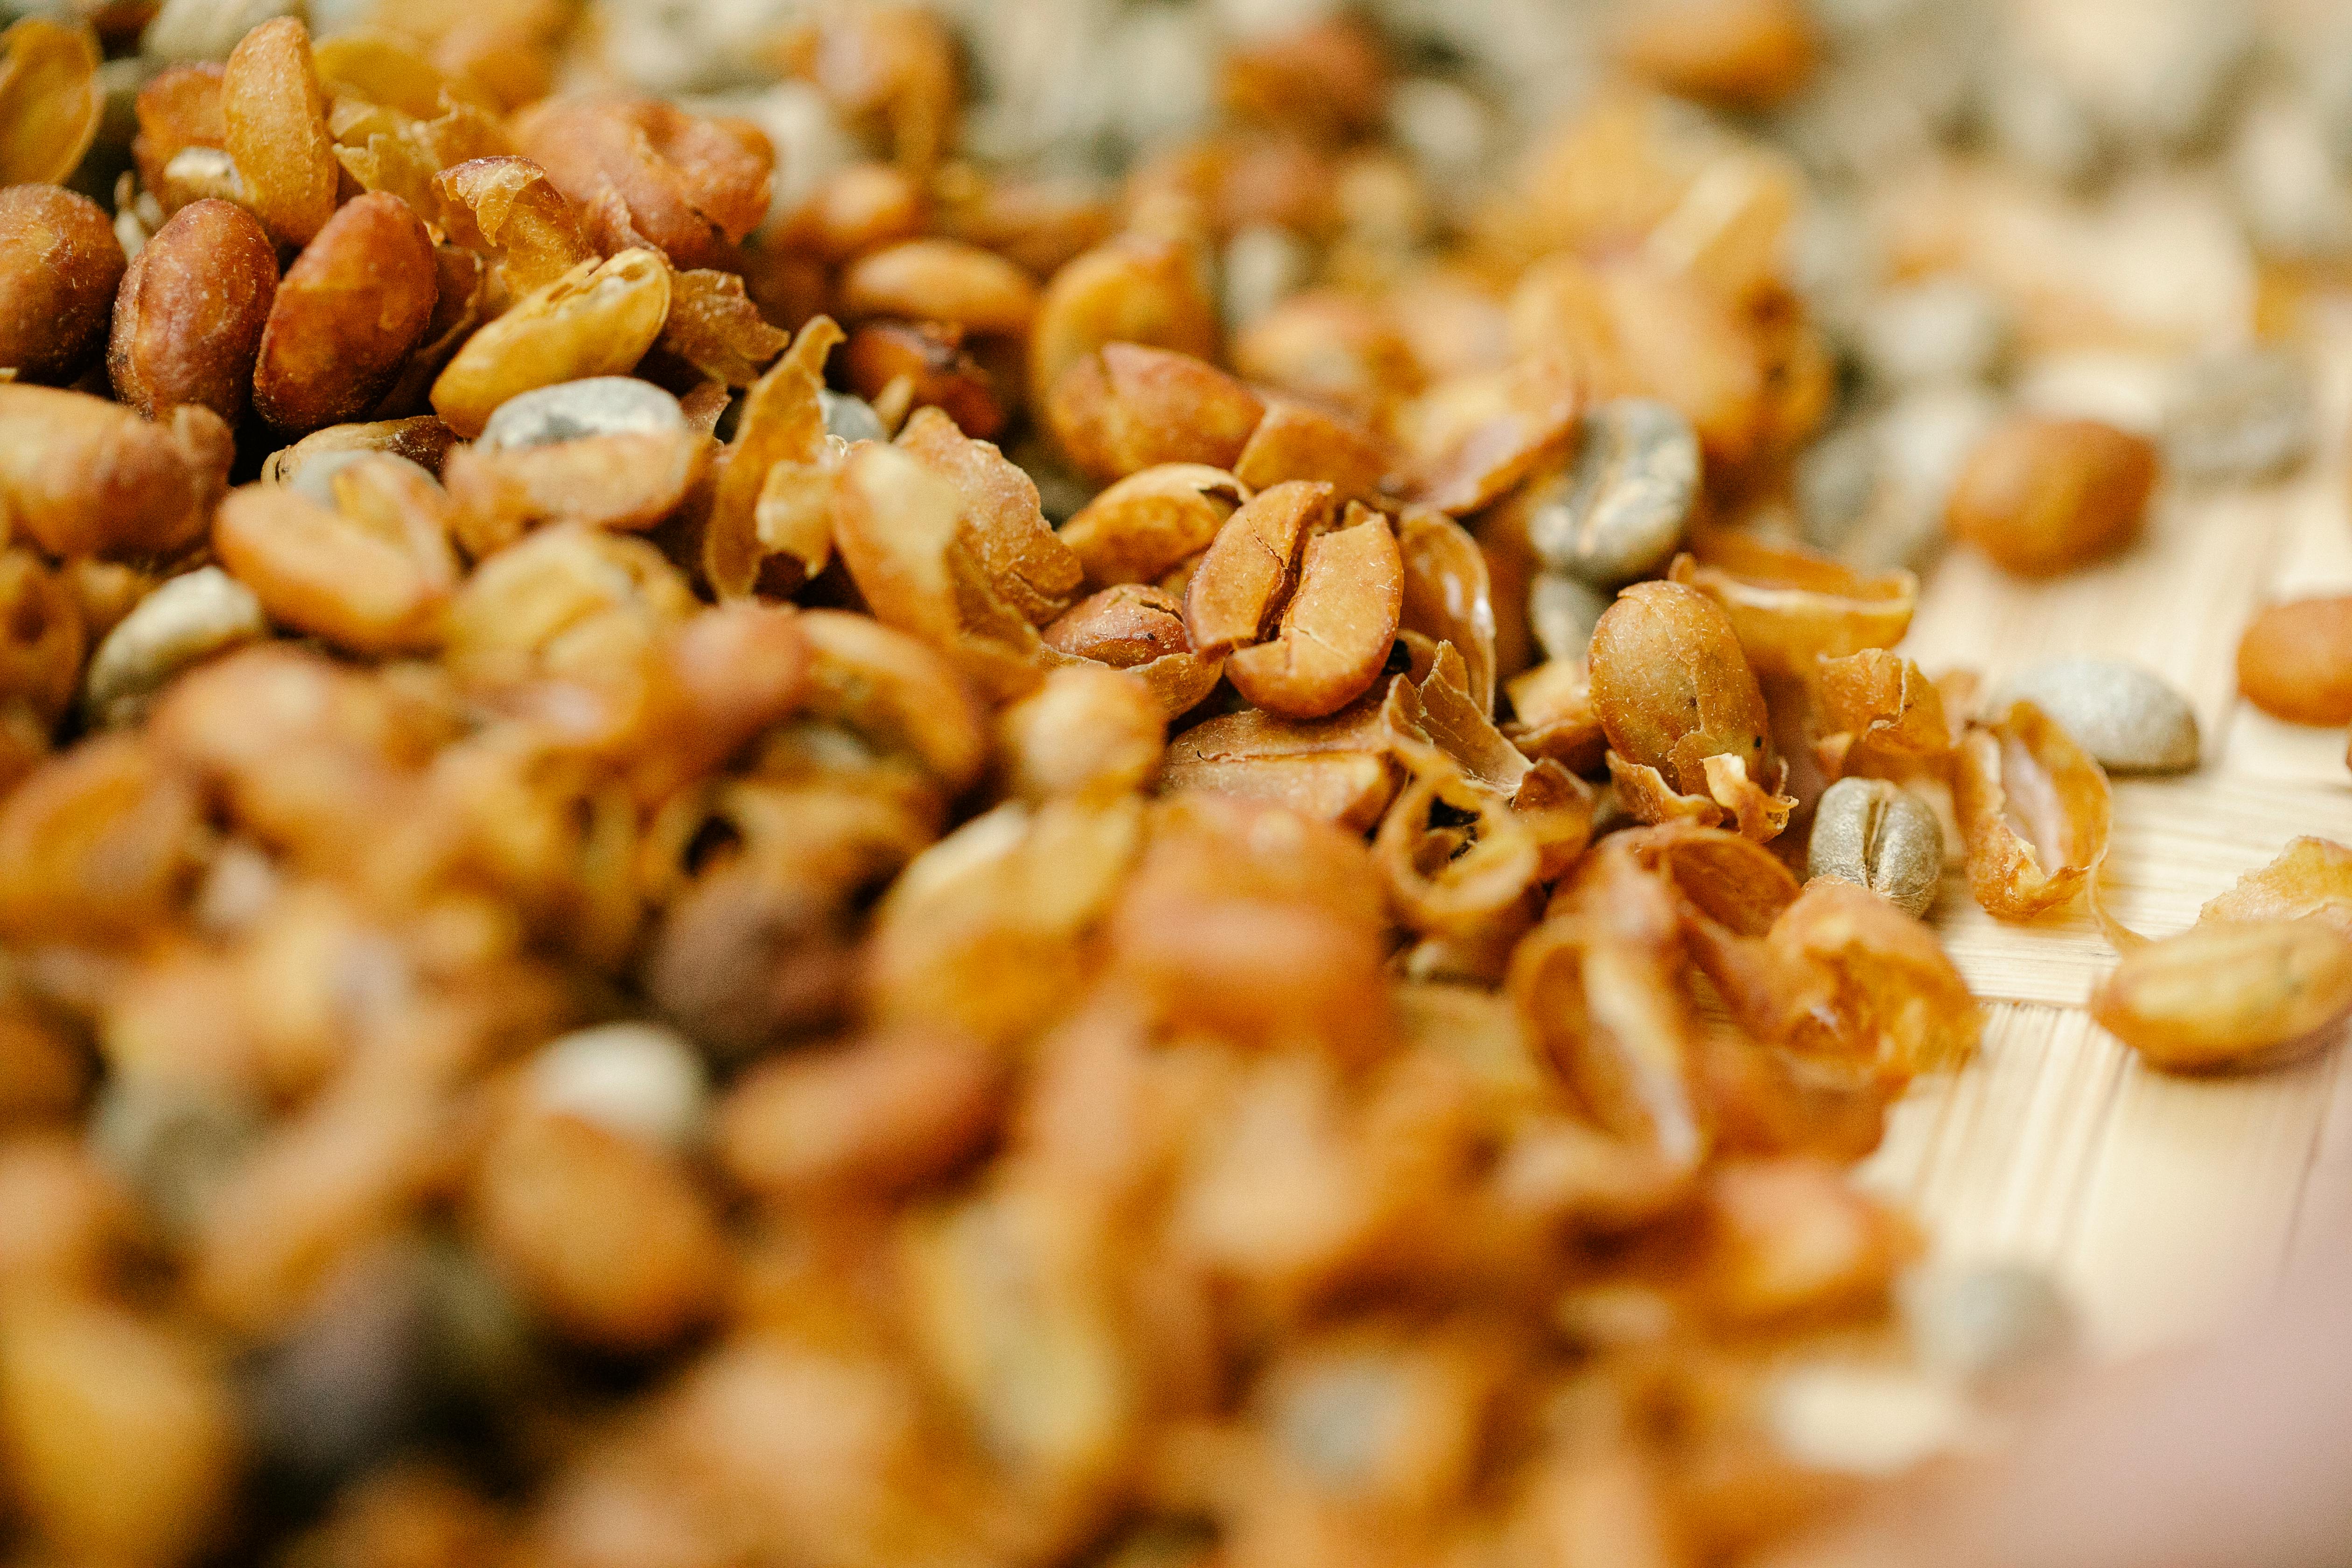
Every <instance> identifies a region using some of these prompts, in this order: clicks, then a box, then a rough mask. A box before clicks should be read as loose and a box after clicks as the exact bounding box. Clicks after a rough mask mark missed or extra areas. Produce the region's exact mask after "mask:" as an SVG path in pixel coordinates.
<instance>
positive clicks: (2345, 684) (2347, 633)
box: [2238, 596, 2352, 724]
mask: <svg viewBox="0 0 2352 1568" xmlns="http://www.w3.org/2000/svg"><path fill="white" fill-rule="evenodd" d="M2238 689H2239V690H2240V691H2242V692H2243V693H2245V697H2246V700H2247V701H2249V702H2252V704H2253V705H2254V706H2255V707H2257V708H2259V709H2261V710H2263V712H2265V713H2268V714H2270V715H2271V716H2272V717H2273V718H2274V719H2284V720H2285V721H2287V722H2288V723H2290V724H2347V723H2352V596H2338V597H2335V598H2326V599H2295V600H2291V601H2289V602H2288V603H2286V604H2284V605H2270V606H2268V607H2267V608H2265V609H2263V611H2262V612H2261V613H2260V614H2258V615H2256V616H2254V619H2253V624H2252V626H2248V627H2247V628H2246V635H2245V636H2244V637H2242V639H2240V641H2239V643H2238Z"/></svg>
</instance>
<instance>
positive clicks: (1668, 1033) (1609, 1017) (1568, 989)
mask: <svg viewBox="0 0 2352 1568" xmlns="http://www.w3.org/2000/svg"><path fill="white" fill-rule="evenodd" d="M1555 910H1556V912H1554V913H1553V914H1552V915H1551V916H1550V918H1549V919H1548V920H1546V921H1544V923H1543V924H1542V925H1540V926H1539V927H1538V928H1537V929H1536V930H1535V931H1531V932H1529V933H1528V936H1527V937H1526V938H1525V939H1524V940H1522V941H1521V942H1520V943H1519V946H1518V950H1517V952H1515V953H1514V954H1513V955H1512V958H1511V966H1510V974H1509V981H1508V987H1509V992H1510V994H1511V997H1512V999H1513V1000H1514V1001H1515V1002H1516V1003H1517V1005H1518V1007H1519V1012H1520V1016H1521V1018H1522V1020H1523V1021H1524V1022H1525V1023H1526V1025H1527V1026H1528V1030H1529V1032H1530V1033H1531V1034H1532V1035H1533V1036H1534V1037H1535V1038H1536V1039H1537V1040H1538V1042H1539V1043H1540V1044H1541V1045H1542V1046H1543V1047H1544V1049H1545V1050H1546V1051H1547V1052H1548V1053H1549V1055H1550V1056H1551V1058H1552V1059H1553V1060H1554V1061H1556V1062H1557V1063H1558V1064H1559V1068H1560V1070H1561V1071H1562V1072H1563V1073H1564V1074H1565V1075H1566V1076H1567V1078H1568V1079H1569V1082H1570V1084H1571V1085H1572V1086H1573V1087H1574V1089H1575V1090H1576V1092H1577V1096H1578V1098H1579V1099H1580V1100H1582V1101H1583V1102H1584V1105H1585V1107H1586V1109H1587V1110H1590V1111H1591V1114H1592V1116H1593V1119H1594V1120H1595V1121H1599V1122H1600V1123H1601V1126H1602V1127H1603V1128H1605V1129H1607V1130H1608V1131H1610V1132H1612V1133H1613V1134H1615V1135H1616V1136H1618V1137H1620V1138H1622V1139H1625V1140H1626V1141H1628V1142H1633V1143H1636V1144H1639V1145H1641V1146H1642V1147H1643V1148H1645V1149H1648V1150H1650V1151H1652V1152H1654V1153H1656V1154H1657V1155H1659V1156H1660V1157H1661V1158H1663V1159H1664V1160H1665V1161H1667V1162H1668V1163H1671V1164H1673V1165H1675V1166H1677V1167H1688V1166H1692V1165H1695V1164H1696V1163H1697V1162H1698V1160H1699V1158H1700V1157H1701V1155H1702V1154H1703V1153H1704V1152H1705V1150H1706V1142H1707V1131H1706V1126H1705V1125H1704V1122H1703V1121H1702V1112H1701V1107H1702V1104H1703V1101H1702V1100H1701V1098H1700V1096H1699V1093H1698V1090H1697V1085H1696V1072H1697V1061H1698V1038H1699V1037H1698V1026H1697V1022H1696V1018H1695V1017H1694V1016H1693V1014H1692V1012H1691V1008H1690V1004H1689V1001H1688V999H1687V998H1686V996H1685V993H1684V988H1683V976H1684V972H1685V968H1686V966H1687V963H1688V956H1687V953H1686V952H1685V948H1684V944H1683V940H1682V936H1681V932H1680V926H1679V921H1678V920H1677V918H1676V910H1675V899H1674V896H1673V894H1672V893H1671V891H1670V890H1669V889H1667V887H1666V885H1665V884H1664V882H1663V881H1661V880H1660V879H1658V878H1657V877H1656V876H1654V875H1653V874H1652V873H1650V872H1649V871H1646V870H1644V869H1643V868H1642V867H1641V865H1640V864H1639V863H1638V862H1637V861H1636V860H1635V859H1634V858H1633V856H1632V855H1630V854H1628V853H1625V852H1623V851H1622V850H1621V849H1619V848H1617V847H1614V846H1604V847H1602V848H1601V850H1600V851H1598V852H1597V853H1595V854H1593V855H1592V856H1591V857H1590V858H1588V859H1587V860H1586V862H1585V864H1584V865H1583V867H1582V868H1580V870H1579V872H1578V874H1577V878H1576V880H1575V882H1574V883H1573V884H1572V886H1571V887H1570V889H1568V891H1567V894H1566V896H1565V897H1563V898H1562V899H1560V900H1556V902H1555Z"/></svg>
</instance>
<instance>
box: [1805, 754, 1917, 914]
mask: <svg viewBox="0 0 2352 1568" xmlns="http://www.w3.org/2000/svg"><path fill="white" fill-rule="evenodd" d="M1806 870H1807V872H1808V873H1809V874H1810V875H1811V876H1815V877H1834V878H1836V879H1838V880H1839V881H1841V882H1852V883H1853V884H1855V885H1856V886H1857V887H1864V888H1868V889H1870V890H1871V891H1872V892H1874V893H1877V894H1879V895H1880V896H1881V897H1883V898H1885V900H1887V901H1889V902H1890V903H1892V904H1894V905H1895V907H1896V908H1898V909H1901V910H1906V911H1908V912H1909V913H1911V914H1914V915H1917V916H1920V917H1922V918H1925V916H1926V915H1927V911H1928V910H1930V909H1932V908H1933V907H1934V906H1935V902H1936V889H1937V884H1939V883H1940V882H1941V881H1942V880H1943V878H1944V829H1943V826H1942V825H1941V824H1939V823H1938V822H1937V820H1936V814H1935V812H1933V811H1932V810H1930V809H1929V808H1928V806H1927V802H1925V801H1923V800H1921V799H1920V798H1919V797H1918V796H1917V795H1913V794H1911V793H1910V792H1909V791H1908V790H1906V789H1902V788H1900V787H1898V786H1897V785H1895V784H1889V783H1887V782H1886V781H1885V780H1884V779H1840V780H1839V781H1838V782H1837V783H1836V784H1832V785H1831V786H1830V787H1829V789H1828V790H1827V791H1826V792H1825V793H1824V794H1823V795H1822V804H1821V807H1820V809H1819V810H1818V811H1817V812H1816V813H1815V814H1814V816H1813V840H1812V844H1811V848H1810V850H1809V851H1808V854H1807V858H1806Z"/></svg>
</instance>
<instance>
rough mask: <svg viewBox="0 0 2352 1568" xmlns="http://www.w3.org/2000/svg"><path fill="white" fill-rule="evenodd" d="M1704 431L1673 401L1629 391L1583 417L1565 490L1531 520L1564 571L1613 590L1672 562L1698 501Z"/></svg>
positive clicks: (1547, 553) (1543, 552)
mask: <svg viewBox="0 0 2352 1568" xmlns="http://www.w3.org/2000/svg"><path fill="white" fill-rule="evenodd" d="M1698 477H1699V454H1698V437H1697V436H1696V435H1695V434H1694V433H1693V432H1692V430H1691V426H1690V421H1689V420H1687V419H1685V418H1684V417H1683V416H1682V415H1681V414H1679V413H1677V412H1676V411H1675V409H1673V408H1672V407H1669V406H1668V405H1665V404H1664V403H1659V402H1655V401H1654V400H1652V399H1650V398H1646V397H1621V398H1617V399H1614V400H1613V401H1611V402H1608V403H1604V404H1602V405H1600V406H1599V407H1598V408H1595V409H1593V410H1592V411H1591V413H1589V414H1587V415H1586V416H1584V419H1583V422H1582V426H1581V428H1580V432H1579V434H1578V437H1577V451H1576V461H1575V463H1574V465H1573V466H1572V467H1571V468H1570V469H1569V471H1568V474H1567V476H1566V479H1565V482H1564V483H1563V485H1562V487H1561V489H1560V491H1559V494H1558V495H1557V496H1556V497H1554V498H1553V499H1551V500H1547V501H1544V502H1542V503H1540V504H1539V505H1538V506H1537V507H1536V508H1535V509H1534V510H1533V511H1531V512H1530V513H1529V514H1528V539H1529V540H1530V541H1531V542H1533V543H1534V545H1535V547H1536V553H1537V554H1538V555H1540V556H1542V557H1543V561H1544V563H1545V564H1546V565H1547V566H1549V567H1550V568H1551V569H1552V570H1553V571H1555V572H1565V573H1567V574H1570V575H1571V576H1575V577H1580V578H1581V579H1583V580H1584V581H1585V582H1587V583H1591V584H1593V585H1595V586H1596V587H1602V588H1613V587H1617V586H1619V585H1621V584H1626V583H1631V582H1633V580H1634V579H1635V578H1637V577H1645V576H1647V575H1649V574H1651V573H1653V572H1655V571H1656V570H1657V569H1658V568H1659V567H1661V566H1663V565H1664V564H1665V563H1666V562H1667V560H1668V559H1669V558H1670V557H1671V556H1672V555H1673V554H1674V552H1675V546H1676V545H1677V544H1679V543H1681V542H1682V537H1683V527H1684V525H1685V523H1686V522H1688V521H1690V512H1691V505H1692V503H1693V502H1694V501H1695V500H1697V498H1698Z"/></svg>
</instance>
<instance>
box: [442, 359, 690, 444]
mask: <svg viewBox="0 0 2352 1568" xmlns="http://www.w3.org/2000/svg"><path fill="white" fill-rule="evenodd" d="M685 428H686V411H685V410H684V409H683V408H681V407H679V406H678V402H677V398H675V397H672V396H671V395H669V394H668V393H667V392H664V391H663V390H662V389H661V388H660V387H658V386H656V385H655V384H653V383H652V382H649V381H639V380H637V379H636V378H635V376H628V375H593V376H588V377H585V378H583V379H582V380H579V381H566V382H560V383H558V384H555V385H553V386H542V387H540V388H538V389H537V390H535V391H531V392H526V393H524V394H522V395H520V396H519V397H510V398H509V399H507V400H506V401H505V402H504V403H502V404H500V405H499V407H498V410H497V412H495V413H493V414H492V415H491V416H490V417H489V422H488V424H486V425H484V426H482V438H481V439H480V440H478V441H477V442H476V443H474V445H475V447H476V449H477V450H479V451H484V452H503V451H510V450H512V449H514V448H516V447H552V446H555V445H557V444H558V443H560V442H564V441H577V440H579V439H581V438H582V437H588V436H636V435H646V436H657V435H660V434H662V433H664V432H666V431H670V430H683V429H685Z"/></svg>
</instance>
